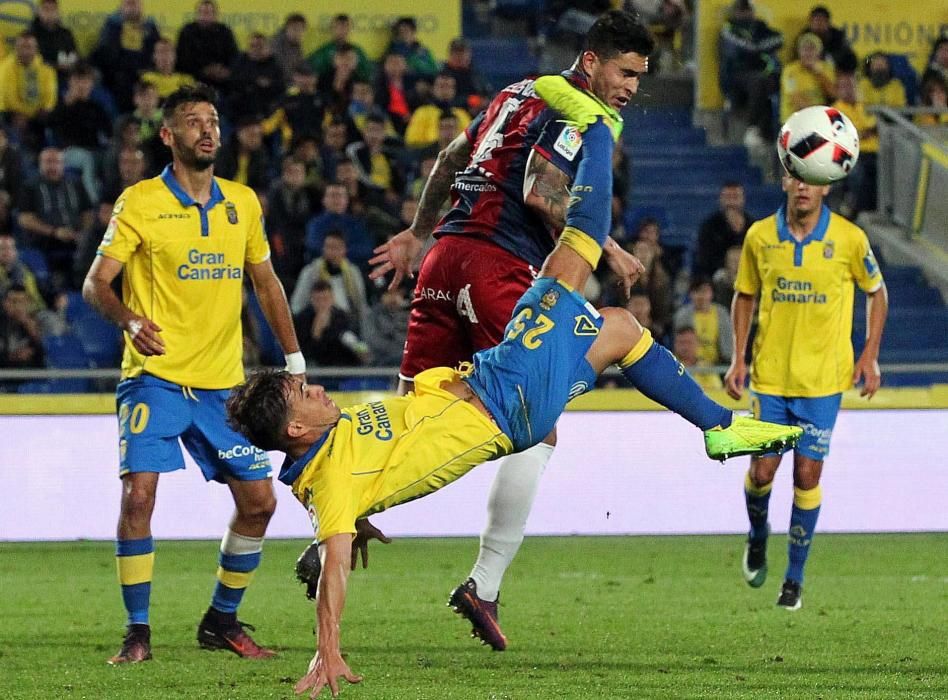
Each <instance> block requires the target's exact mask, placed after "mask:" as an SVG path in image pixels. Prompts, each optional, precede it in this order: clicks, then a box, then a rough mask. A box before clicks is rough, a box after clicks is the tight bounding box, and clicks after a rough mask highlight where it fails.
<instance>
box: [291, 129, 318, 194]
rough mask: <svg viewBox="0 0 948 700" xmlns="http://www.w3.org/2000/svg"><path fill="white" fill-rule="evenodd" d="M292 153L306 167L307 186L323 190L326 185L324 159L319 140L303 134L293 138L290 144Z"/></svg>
mask: <svg viewBox="0 0 948 700" xmlns="http://www.w3.org/2000/svg"><path fill="white" fill-rule="evenodd" d="M290 155H291V156H292V157H293V158H296V160H298V161H300V162H301V163H302V164H303V166H304V167H305V168H306V179H305V184H306V186H307V187H309V188H311V189H313V190H317V191H322V189H323V187H324V182H323V161H322V158H321V157H320V155H319V140H318V139H317V138H316V137H315V136H301V137H299V138H296V139H293V143H291V144H290Z"/></svg>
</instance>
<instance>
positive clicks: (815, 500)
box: [785, 484, 823, 584]
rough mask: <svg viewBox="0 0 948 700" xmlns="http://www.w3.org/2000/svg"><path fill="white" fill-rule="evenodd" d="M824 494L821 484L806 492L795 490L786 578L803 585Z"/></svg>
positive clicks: (795, 488)
mask: <svg viewBox="0 0 948 700" xmlns="http://www.w3.org/2000/svg"><path fill="white" fill-rule="evenodd" d="M822 501H823V492H822V489H821V488H820V486H819V484H817V486H816V488H813V489H809V490H807V491H804V490H803V489H800V488H797V487H794V488H793V510H792V511H791V512H790V536H789V540H788V543H787V559H788V562H787V575H786V577H785V578H787V579H789V580H791V581H796V582H797V583H800V584H802V583H803V567H804V565H805V564H806V558H807V556H808V555H809V554H810V543H811V542H812V541H813V533H814V531H815V530H816V521H817V519H818V518H819V517H820V504H821V503H822Z"/></svg>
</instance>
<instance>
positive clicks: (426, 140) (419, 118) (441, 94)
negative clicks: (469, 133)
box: [405, 73, 471, 148]
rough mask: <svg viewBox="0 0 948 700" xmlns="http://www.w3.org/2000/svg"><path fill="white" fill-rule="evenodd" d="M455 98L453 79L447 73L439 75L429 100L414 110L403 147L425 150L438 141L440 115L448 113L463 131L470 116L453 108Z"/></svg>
mask: <svg viewBox="0 0 948 700" xmlns="http://www.w3.org/2000/svg"><path fill="white" fill-rule="evenodd" d="M455 97H456V92H455V82H454V78H453V77H452V76H450V75H448V74H447V73H439V74H438V76H437V77H435V79H434V84H433V85H432V88H431V99H430V101H429V102H428V103H427V104H424V105H421V106H420V107H418V109H416V110H415V111H414V112H413V113H412V115H411V119H409V121H408V127H407V128H406V129H405V145H406V146H407V147H408V148H425V147H426V146H430V145H432V144H434V143H435V142H437V140H438V120H439V119H440V118H441V115H442V113H444V112H450V113H451V114H453V115H454V116H455V117H457V120H458V124H457V125H458V128H460V129H465V128H467V125H468V124H470V123H471V116H470V115H469V114H468V113H467V112H466V111H465V110H463V109H461V108H460V107H455V106H454V101H455Z"/></svg>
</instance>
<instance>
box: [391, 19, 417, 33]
mask: <svg viewBox="0 0 948 700" xmlns="http://www.w3.org/2000/svg"><path fill="white" fill-rule="evenodd" d="M402 25H405V26H407V27H411V28H412V30H414V31H418V23H417V22H416V21H415V18H414V17H408V16H405V17H399V18H398V19H397V20H395V24H394V25H392V27H393V29H398V28H399V27H401V26H402Z"/></svg>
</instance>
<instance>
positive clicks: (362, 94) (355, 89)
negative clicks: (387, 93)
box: [346, 78, 398, 140]
mask: <svg viewBox="0 0 948 700" xmlns="http://www.w3.org/2000/svg"><path fill="white" fill-rule="evenodd" d="M346 111H347V115H348V118H349V120H351V121H352V123H353V124H354V125H355V127H356V129H358V130H359V131H360V132H361V131H362V129H363V128H364V127H365V120H366V119H367V118H368V116H369V115H370V114H375V115H378V116H380V117H382V119H383V122H384V124H385V136H386V138H390V139H393V140H396V139H398V132H396V131H395V127H394V126H393V125H392V120H391V119H389V118H388V115H386V114H385V112H384V111H382V109H381V108H380V107H378V106H376V104H375V88H374V87H373V86H372V83H370V82H368V81H367V80H361V79H359V78H356V79H355V80H354V81H353V83H352V96H351V97H350V99H349V106H348V108H347V110H346Z"/></svg>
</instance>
